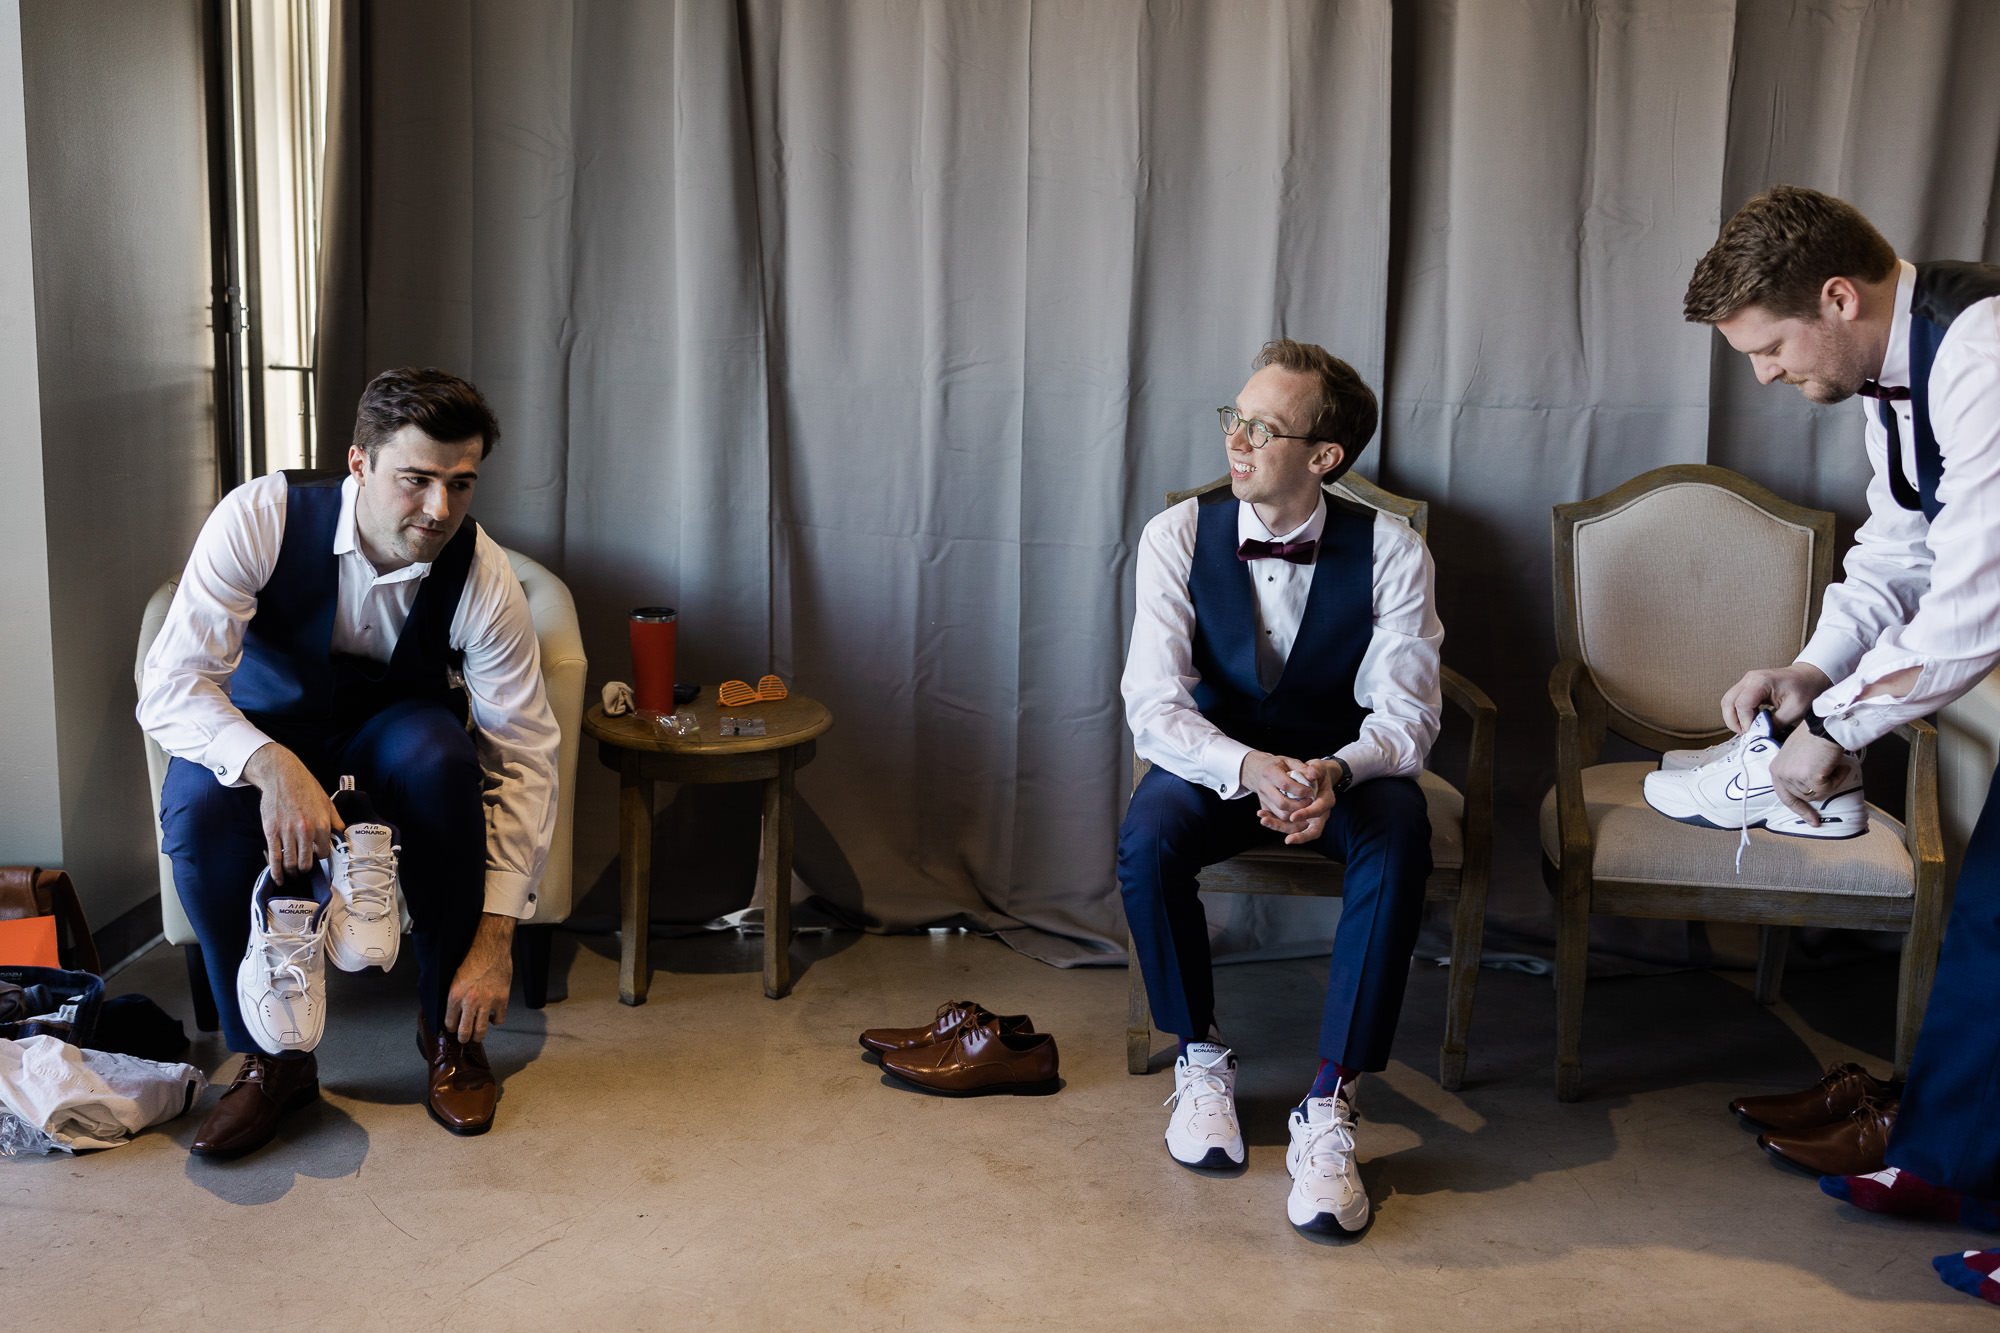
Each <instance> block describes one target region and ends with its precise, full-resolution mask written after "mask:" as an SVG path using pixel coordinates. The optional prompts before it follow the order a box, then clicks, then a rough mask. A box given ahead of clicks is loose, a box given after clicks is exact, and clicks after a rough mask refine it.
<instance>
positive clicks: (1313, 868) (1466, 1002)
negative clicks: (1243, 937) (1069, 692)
mask: <svg viewBox="0 0 2000 1333" xmlns="http://www.w3.org/2000/svg"><path fill="white" fill-rule="evenodd" d="M1228 484H1229V479H1228V478H1227V477H1224V478H1222V479H1220V480H1217V481H1212V482H1209V483H1208V484H1207V485H1205V486H1197V487H1195V488H1194V489H1192V490H1186V491H1172V492H1169V493H1168V495H1167V504H1168V505H1169V506H1172V505H1176V504H1179V503H1180V502H1181V501H1183V500H1185V499H1188V498H1189V497H1190V496H1195V495H1203V494H1206V493H1207V492H1209V491H1212V490H1215V489H1216V488H1218V487H1221V486H1227V485H1228ZM1327 489H1328V491H1329V492H1330V493H1332V494H1335V495H1339V496H1342V497H1344V498H1346V499H1349V500H1358V501H1360V502H1361V503H1362V504H1365V505H1368V506H1369V507H1370V508H1373V509H1379V510H1382V511H1383V512H1385V513H1388V514H1390V515H1392V516H1393V517H1395V518H1398V519H1401V520H1402V521H1403V522H1405V523H1407V524H1409V525H1410V526H1411V527H1412V528H1414V529H1416V533H1417V535H1418V536H1419V537H1428V536H1429V535H1430V505H1429V504H1427V503H1425V502H1424V501H1422V500H1409V499H1405V498H1404V497H1402V496H1400V495H1395V494H1393V493H1391V492H1389V491H1385V490H1383V489H1382V488H1381V487H1379V486H1377V485H1375V484H1374V483H1373V482H1371V481H1369V480H1368V479H1367V478H1365V477H1357V476H1352V475H1349V476H1347V477H1343V478H1342V479H1341V480H1340V481H1338V482H1336V483H1335V484H1334V485H1332V486H1330V487H1328V488H1327ZM1443 685H1444V697H1445V701H1446V702H1447V703H1449V704H1451V705H1452V706H1453V707H1455V708H1457V709H1459V710H1460V711H1461V712H1463V713H1464V714H1465V716H1466V718H1467V719H1468V721H1469V722H1470V723H1471V734H1470V736H1469V738H1468V741H1467V750H1466V762H1465V774H1464V784H1465V785H1464V786H1463V787H1462V788H1461V787H1458V786H1454V785H1453V784H1452V783H1451V782H1450V781H1448V780H1447V779H1446V778H1444V777H1443V776H1441V775H1440V774H1437V773H1434V772H1432V771H1431V770H1430V769H1428V768H1426V769H1425V770H1424V771H1423V772H1422V773H1420V774H1418V775H1417V784H1418V786H1419V787H1421V788H1422V789H1423V793H1424V804H1425V806H1426V807H1427V809H1428V812H1429V814H1430V821H1431V877H1430V879H1429V880H1428V881H1427V882H1426V883H1425V885H1424V897H1425V899H1426V900H1427V901H1431V902H1442V903H1447V904H1449V905H1450V906H1451V909H1452V918H1451V922H1452V924H1451V965H1450V976H1449V978H1448V979H1447V981H1446V983H1445V1018H1444V1045H1443V1046H1442V1048H1440V1050H1439V1051H1438V1082H1439V1084H1440V1085H1442V1086H1443V1087H1445V1088H1457V1087H1458V1086H1459V1085H1460V1084H1461V1083H1462V1082H1463V1081H1464V1079H1465V1060H1466V1043H1467V1036H1468V1034H1469V1033H1470V1031H1471V1029H1472V998H1473V991H1474V988H1475V987H1476V986H1477V984H1478V981H1479V959H1480V952H1481V945H1482V942H1483V940H1484V938H1485V934H1486V886H1487V881H1488V878H1489V875H1490V868H1491V866H1492V862H1493V733H1494V729H1495V727H1496V725H1497V719H1498V716H1499V713H1498V710H1497V709H1496V708H1495V707H1494V705H1493V701H1492V700H1491V699H1489V698H1487V696H1486V693H1485V691H1483V690H1481V689H1480V688H1479V687H1478V686H1477V685H1474V684H1473V683H1472V682H1471V681H1469V680H1467V679H1466V678H1465V677H1464V676H1461V675H1459V674H1458V673H1457V672H1456V671H1453V670H1452V669H1451V668H1450V667H1446V668H1445V669H1444V679H1443ZM1151 767H1152V766H1151V765H1150V764H1148V763H1147V762H1146V761H1145V760H1143V759H1140V758H1138V757H1137V756H1136V755H1135V756H1134V757H1133V762H1132V785H1133V787H1134V789H1136V788H1137V787H1138V785H1139V780H1140V779H1141V778H1143V777H1145V776H1146V772H1147V770H1148V769H1149V768H1151ZM1201 885H1202V887H1203V888H1204V889H1208V890H1210V891H1213V892H1217V893H1281V894H1303V895H1308V896H1316V897H1334V898H1337V897H1339V896H1340V892H1341V888H1342V876H1341V867H1340V863H1339V862H1337V861H1329V860H1327V859H1326V858H1325V857H1324V856H1321V855H1320V854H1319V853H1318V852H1316V851H1313V850H1312V849H1311V848H1308V847H1286V846H1284V845H1282V844H1278V845H1275V846H1268V847H1257V848H1253V849H1251V850H1250V851H1247V852H1244V853H1243V854H1242V855H1240V856H1237V857H1234V858H1232V859H1230V860H1228V861H1223V862H1220V863H1218V864H1216V865H1212V866H1209V867H1207V868H1206V869H1204V870H1203V871H1202V872H1201ZM1125 965H1126V969H1127V971H1128V973H1129V974H1130V990H1129V994H1128V997H1127V1022H1126V1029H1125V1067H1126V1069H1127V1070H1128V1071H1129V1072H1131V1073H1134V1074H1143V1073H1145V1072H1146V1071H1147V1069H1148V1068H1150V1067H1151V1064H1152V1049H1153V1020H1152V1010H1151V1007H1150V1006H1149V1005H1148V1004H1147V997H1146V979H1145V978H1144V977H1143V976H1142V975H1140V972H1139V960H1138V956H1137V954H1136V952H1135V951H1134V949H1133V946H1132V941H1131V936H1130V935H1129V934H1128V935H1127V936H1126V953H1125Z"/></svg>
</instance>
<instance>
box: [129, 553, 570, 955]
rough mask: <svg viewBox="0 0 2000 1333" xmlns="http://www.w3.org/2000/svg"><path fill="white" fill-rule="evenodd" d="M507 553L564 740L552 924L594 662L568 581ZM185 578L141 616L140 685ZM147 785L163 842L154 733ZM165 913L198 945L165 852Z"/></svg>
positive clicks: (565, 885)
mask: <svg viewBox="0 0 2000 1333" xmlns="http://www.w3.org/2000/svg"><path fill="white" fill-rule="evenodd" d="M500 549H501V550H503V551H506V554H507V562H508V564H509V565H511V566H512V567H513V570H514V577H516V578H518V579H519V580H520V581H521V591H522V592H523V593H525V594H526V595H527V599H528V614H529V616H530V617H531V618H532V619H533V620H534V622H535V638H536V641H537V644H538V646H539V648H540V652H541V659H542V685H543V688H544V689H545V690H546V691H547V692H548V698H549V709H550V711H552V712H553V713H554V714H555V717H556V724H557V726H558V727H559V728H560V729H561V731H562V745H561V748H560V750H559V751H558V752H557V756H556V828H555V834H554V837H553V839H552V840H551V842H550V844H549V860H548V869H547V870H546V871H545V872H544V873H543V876H542V883H541V889H540V892H539V893H538V895H537V899H536V903H535V912H534V915H533V916H532V917H530V918H529V920H530V921H531V922H540V923H544V924H546V923H550V922H556V921H562V920H565V919H566V918H567V917H568V916H569V912H570V907H571V899H572V895H573V887H572V885H571V882H570V878H571V866H570V863H571V861H572V860H573V859H574V858H573V850H572V849H573V847H574V845H575V833H574V827H575V806H576V761H577V747H578V745H579V743H580V741H581V739H582V736H583V702H584V701H583V694H584V685H585V677H586V675H587V674H588V672H589V663H588V662H587V661H586V660H585V658H584V653H583V633H582V630H581V629H580V627H579V626H578V623H577V616H576V602H575V601H574V600H573V599H572V598H571V597H570V592H569V589H568V588H567V587H565V586H564V585H563V582H562V580H561V579H559V578H557V577H556V576H555V575H554V574H552V573H550V572H549V571H548V570H547V569H546V568H544V567H543V566H541V565H539V564H537V563H536V562H535V561H533V560H530V559H529V558H528V557H527V556H525V555H522V554H521V553H520V552H518V551H513V550H508V549H507V548H506V547H504V546H503V547H501V548H500ZM178 585H179V580H178V579H169V580H168V581H167V582H166V583H164V584H162V585H160V588H159V590H158V591H157V592H155V593H154V594H153V596H152V600H151V601H149V602H147V603H146V610H145V613H144V614H143V615H142V616H141V617H140V619H139V653H138V658H137V660H136V661H135V662H134V663H133V666H132V679H133V683H134V684H135V685H136V684H139V683H140V682H141V681H142V680H143V678H144V676H145V671H146V653H147V651H148V650H149V649H151V648H152V646H153V640H155V639H157V638H158V637H159V636H160V630H161V629H162V628H163V627H164V626H165V625H166V620H167V612H168V610H169V608H171V607H172V605H173V600H174V590H175V588H176V587H177V586H178ZM146 776H147V783H148V786H147V790H148V792H149V793H150V794H151V796H152V802H153V836H154V839H155V846H156V847H157V846H158V839H159V837H160V788H161V786H162V785H163V784H164V783H165V782H166V780H167V755H166V752H165V751H163V750H161V749H160V747H159V745H158V744H156V743H155V742H154V740H153V738H152V737H151V736H148V737H146ZM159 866H160V916H161V920H162V923H163V925H164V927H165V934H166V938H167V942H168V943H169V944H192V943H194V941H195V936H194V927H193V926H192V925H191V924H190V923H189V922H188V919H187V914H186V913H185V912H183V911H182V910H181V901H180V895H179V894H178V893H176V892H175V891H174V865H173V862H172V861H171V860H170V859H169V858H168V857H167V855H166V853H165V852H161V853H160V855H159Z"/></svg>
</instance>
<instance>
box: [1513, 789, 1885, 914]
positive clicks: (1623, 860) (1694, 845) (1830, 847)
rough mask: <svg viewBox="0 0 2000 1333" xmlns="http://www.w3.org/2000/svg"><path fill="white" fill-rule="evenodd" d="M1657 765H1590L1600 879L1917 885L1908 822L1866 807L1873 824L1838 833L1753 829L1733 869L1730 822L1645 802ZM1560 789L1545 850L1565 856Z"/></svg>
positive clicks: (1546, 814) (1854, 889) (1829, 886)
mask: <svg viewBox="0 0 2000 1333" xmlns="http://www.w3.org/2000/svg"><path fill="white" fill-rule="evenodd" d="M1656 767H1658V765H1656V764H1650V763H1646V762H1644V761H1640V762H1637V763H1626V764H1598V765H1596V766H1595V767H1592V768H1586V769H1584V770H1583V802H1584V806H1585V807H1586V808H1587V809H1588V810H1589V812H1590V827H1591V832H1592V834H1593V835H1594V836H1595V838H1596V840H1597V856H1596V860H1595V863H1594V864H1593V865H1592V867H1591V873H1592V874H1593V875H1594V876H1596V877H1597V878H1599V879H1612V880H1625V881H1629V882H1632V883H1638V884H1684V885H1692V886H1697V887H1701V888H1731V887H1738V888H1757V889H1804V890H1812V891H1815V892H1819V893H1849V894H1855V895H1857V896H1863V897H1890V898H1907V897H1910V896H1911V895H1912V894H1913V893H1914V892H1915V891H1916V881H1915V876H1914V873H1913V872H1912V870H1911V865H1910V853H1909V851H1908V849H1906V848H1905V847H1904V845H1903V826H1902V824H1901V823H1900V822H1899V821H1897V820H1894V819H1891V818H1890V817H1889V816H1888V815H1886V814H1884V813H1882V811H1881V810H1880V809H1878V808H1877V807H1875V806H1872V805H1871V806H1869V807H1868V831H1867V832H1866V833H1864V834H1862V835H1861V836H1860V837H1858V838H1846V839H1842V840H1839V841H1833V840H1830V839H1825V840H1823V839H1818V838H1792V837H1787V836H1785V835H1783V834H1778V833H1766V832H1765V831H1764V830H1763V829H1760V828H1758V829H1751V830H1750V846H1749V847H1748V848H1747V849H1746V850H1745V851H1744V853H1743V873H1742V874H1741V875H1738V874H1737V873H1736V843H1737V834H1736V832H1735V830H1733V829H1712V828H1700V827H1696V826H1694V825H1690V824H1682V823H1678V822H1676V821H1674V820H1671V819H1668V818H1667V817H1666V816H1665V815H1663V814H1661V813H1659V812H1658V811H1657V810H1655V809H1653V808H1652V807H1651V806H1649V805H1647V804H1646V800H1645V797H1644V796H1643V795H1642V794H1641V789H1642V787H1643V786H1644V784H1645V781H1646V775H1647V774H1648V773H1650V772H1652V771H1653V770H1654V769H1655V768H1656ZM1561 847H1562V843H1561V841H1560V839H1559V838H1558V836H1557V833H1556V793H1555V789H1554V788H1550V789H1549V793H1548V795H1547V796H1545V797H1543V798H1542V852H1543V854H1544V855H1546V856H1547V857H1548V858H1549V860H1550V861H1552V862H1556V863H1557V864H1560V863H1561Z"/></svg>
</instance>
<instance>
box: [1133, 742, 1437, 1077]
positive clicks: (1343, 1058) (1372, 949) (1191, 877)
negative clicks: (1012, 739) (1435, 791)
mask: <svg viewBox="0 0 2000 1333" xmlns="http://www.w3.org/2000/svg"><path fill="white" fill-rule="evenodd" d="M1279 841H1282V836H1281V835H1280V834H1277V833H1274V832H1272V831H1271V830H1269V829H1266V828H1265V827H1264V826H1263V825H1261V824H1259V823H1258V822H1257V801H1256V799H1255V798H1254V797H1246V798H1245V799H1242V800H1237V801H1225V800H1223V799H1222V798H1221V797H1220V796H1218V795H1217V794H1216V793H1215V792H1213V791H1211V790H1209V789H1208V788H1207V787H1203V786H1201V785H1199V784H1197V783H1192V782H1188V781H1186V780H1185V779H1182V778H1178V777H1175V776H1174V775H1173V774H1172V773H1169V772H1167V770H1165V769H1164V768H1158V767H1156V768H1154V769H1153V770H1152V771H1151V772H1150V773H1148V774H1146V776H1145V777H1144V778H1143V779H1142V780H1141V781H1140V783H1139V789H1138V790H1137V791H1135V792H1133V793H1132V804H1131V805H1130V806H1129V807H1128V808H1127V809H1126V811H1125V824H1124V827H1122V828H1121V829H1120V830H1119V832H1118V887H1119V890H1120V892H1121V893H1123V895H1124V898H1125V919H1126V920H1127V921H1128V922H1129V923H1130V924H1131V927H1132V941H1133V944H1134V946H1135V948H1136V951H1137V953H1138V956H1139V968H1140V970H1141V971H1142V972H1143V973H1144V974H1145V977H1146V995H1147V997H1148V999H1150V1000H1151V1002H1152V1006H1153V1025H1154V1026H1155V1027H1157V1028H1159V1029H1160V1030H1161V1031H1163V1032H1171V1033H1173V1034H1174V1035H1175V1036H1177V1037H1179V1038H1180V1039H1181V1040H1183V1041H1190V1040H1199V1039H1201V1038H1202V1037H1204V1036H1206V1035H1207V1033H1208V1029H1209V1025H1210V1024H1211V1023H1213V1022H1214V1021H1215V981H1214V977H1213V974H1212V971H1211V968H1210V960H1209V951H1208V916H1207V913H1205V912H1204V911H1203V910H1202V906H1201V898H1200V895H1199V884H1198V883H1197V880H1196V876H1197V874H1198V873H1199V872H1200V870H1201V868H1202V867H1203V866H1208V865H1214V864H1215V863H1216V862H1218V861H1226V860H1228V859H1229V858H1230V857H1232V856H1235V855H1236V854H1237V853H1239V852H1243V851H1247V850H1248V849H1250V848H1251V847H1254V846H1257V845H1259V844H1262V843H1275V842H1279ZM1306 846H1308V847H1310V848H1311V849H1313V850H1315V851H1317V852H1319V853H1320V854H1321V855H1323V856H1325V857H1327V858H1328V859H1330V860H1335V861H1340V862H1342V863H1344V864H1345V866H1346V871H1345V878H1344V888H1343V895H1342V896H1343V902H1342V905H1341V909H1340V925H1339V928H1338V929H1337V930H1336V931H1335V932H1334V937H1333V961H1332V964H1331V966H1330V968H1329V971H1328V975H1327V985H1326V1006H1325V1009H1324V1011H1323V1013H1322V1015H1321V1018H1320V1030H1319V1054H1320V1057H1321V1058H1322V1059H1326V1060H1332V1061H1335V1062H1336V1063H1339V1064H1343V1065H1346V1066H1347V1067H1348V1068H1350V1069H1354V1070H1357V1071H1364V1070H1377V1069H1383V1068H1386V1067H1387V1066H1388V1063H1389V1047H1390V1044H1391V1042H1392V1041H1393V1040H1394V1039H1395V1035H1396V1019H1397V1017H1398V1016H1399V1015H1400V1014H1401V1012H1402V1008H1403V983H1404V982H1405V981H1406V980H1407V979H1408V977H1409V973H1410V950H1411V949H1413V948H1415V947H1416V942H1417V929H1418V927H1419V926H1421V925H1422V923H1423V909H1424V881H1425V880H1426V879H1428V878H1429V877H1430V873H1431V826H1430V817H1429V815H1428V814H1427V812H1426V809H1425V805H1424V795H1423V792H1422V790H1421V789H1420V788H1419V787H1418V786H1417V784H1416V783H1415V782H1414V781H1413V780H1411V779H1409V778H1377V779H1376V780H1374V781H1372V782H1364V783H1361V784H1359V785H1358V786H1355V787H1353V788H1351V789H1349V790H1348V791H1346V792H1343V793H1342V794H1341V796H1340V798H1339V800H1338V801H1337V802H1336V803H1335V805H1334V807H1333V811H1332V813H1331V814H1330V815H1329V816H1328V817H1327V825H1326V831H1325V832H1323V833H1322V834H1320V836H1319V837H1318V838H1317V839H1315V840H1314V841H1313V842H1310V843H1307V844H1306Z"/></svg>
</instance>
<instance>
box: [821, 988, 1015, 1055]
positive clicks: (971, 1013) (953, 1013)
mask: <svg viewBox="0 0 2000 1333" xmlns="http://www.w3.org/2000/svg"><path fill="white" fill-rule="evenodd" d="M995 1020H998V1022H999V1024H1000V1030H1001V1031H1002V1032H1007V1033H1012V1034H1013V1035H1015V1036H1017V1037H1018V1036H1025V1035H1027V1034H1030V1033H1032V1032H1034V1030H1035V1025H1034V1023H1033V1022H1031V1021H1030V1020H1029V1018H1028V1016H1027V1015H1026V1014H993V1013H988V1012H987V1011H986V1008H985V1006H983V1005H980V1004H976V1003H974V1002H973V1001H971V1000H949V1001H947V1002H945V1003H944V1004H941V1005H939V1006H938V1011H937V1017H936V1018H934V1019H932V1020H931V1021H930V1022H929V1023H927V1024H925V1025H924V1026H923V1027H920V1028H869V1029H868V1030H867V1031H866V1032H864V1033H862V1034H861V1044H862V1045H863V1046H866V1047H867V1048H868V1049H869V1050H871V1051H908V1050H914V1049H915V1048H916V1047H919V1046H931V1045H935V1044H936V1043H938V1042H941V1041H943V1040H944V1039H945V1038H946V1037H949V1036H950V1035H951V1034H952V1033H953V1032H954V1031H956V1030H957V1029H958V1027H959V1026H960V1025H961V1024H964V1023H991V1022H994V1021H995Z"/></svg>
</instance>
